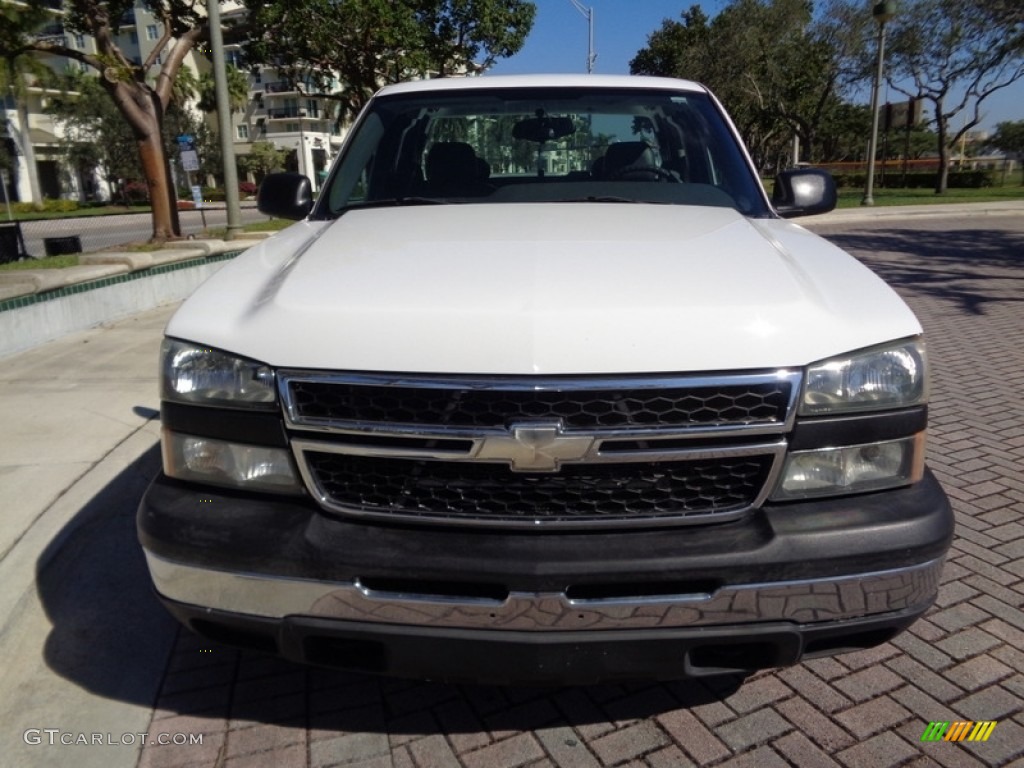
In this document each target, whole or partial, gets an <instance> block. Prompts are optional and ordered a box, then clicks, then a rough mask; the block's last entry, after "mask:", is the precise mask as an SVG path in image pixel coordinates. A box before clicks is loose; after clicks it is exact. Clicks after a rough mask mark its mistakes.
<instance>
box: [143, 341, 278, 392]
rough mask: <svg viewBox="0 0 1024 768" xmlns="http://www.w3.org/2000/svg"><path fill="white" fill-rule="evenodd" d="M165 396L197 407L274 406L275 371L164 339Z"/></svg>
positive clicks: (161, 354) (250, 362)
mask: <svg viewBox="0 0 1024 768" xmlns="http://www.w3.org/2000/svg"><path fill="white" fill-rule="evenodd" d="M160 374H161V375H160V379H161V396H162V397H163V398H164V399H165V400H174V401H176V402H179V403H195V404H197V405H222V406H233V407H236V408H237V407H239V406H250V407H252V406H255V407H273V405H274V403H275V402H276V399H277V391H276V388H275V386H274V371H273V369H272V368H269V367H268V366H266V365H263V364H261V363H257V362H255V361H253V360H246V359H244V358H241V357H235V356H234V355H229V354H227V353H226V352H220V351H218V350H215V349H210V348H209V347H202V346H199V345H198V344H192V343H189V342H186V341H177V340H175V339H164V342H163V345H162V347H161V349H160Z"/></svg>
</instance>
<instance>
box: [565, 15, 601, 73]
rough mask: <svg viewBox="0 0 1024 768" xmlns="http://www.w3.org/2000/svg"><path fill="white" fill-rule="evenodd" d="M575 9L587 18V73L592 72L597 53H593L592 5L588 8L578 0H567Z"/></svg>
mask: <svg viewBox="0 0 1024 768" xmlns="http://www.w3.org/2000/svg"><path fill="white" fill-rule="evenodd" d="M569 2H570V3H572V4H573V5H574V6H576V10H577V11H579V12H580V14H582V16H583V18H585V19H586V20H587V74H588V75H592V74H594V62H595V61H597V54H596V53H594V6H590V7H589V8H588V7H587V6H585V5H584V4H583V3H581V2H580V0H569Z"/></svg>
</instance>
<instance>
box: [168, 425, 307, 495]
mask: <svg viewBox="0 0 1024 768" xmlns="http://www.w3.org/2000/svg"><path fill="white" fill-rule="evenodd" d="M161 444H162V446H163V459H164V473H165V474H166V475H167V476H168V477H176V478H178V479H179V480H192V481H194V482H199V483H209V484H212V485H224V486H229V487H232V488H242V489H244V490H251V491H276V492H278V493H299V492H300V491H301V486H300V484H299V481H298V479H297V476H296V473H295V469H294V467H293V465H292V457H291V453H290V452H289V451H288V450H286V449H284V448H271V447H268V446H262V445H245V444H242V443H229V442H227V441H225V440H214V439H212V438H209V437H194V436H192V435H181V434H178V433H177V432H171V431H170V430H167V429H165V430H164V431H163V440H161Z"/></svg>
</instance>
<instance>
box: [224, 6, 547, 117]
mask: <svg viewBox="0 0 1024 768" xmlns="http://www.w3.org/2000/svg"><path fill="white" fill-rule="evenodd" d="M244 4H245V6H246V7H247V8H248V19H247V28H248V29H247V39H246V44H245V52H246V56H247V58H248V60H249V62H250V64H252V65H253V66H260V65H270V66H274V67H276V68H277V70H278V73H279V75H281V76H282V77H283V78H285V79H288V80H290V81H291V83H292V84H293V85H295V86H297V87H298V88H299V89H300V90H302V91H303V92H305V93H308V94H315V95H319V96H325V97H328V98H332V99H335V100H337V101H339V102H340V104H341V107H342V109H341V110H340V112H339V117H340V118H341V119H347V118H350V117H352V116H353V115H354V114H355V113H356V112H358V111H359V109H361V108H362V106H363V105H364V104H366V102H367V101H368V100H369V98H370V96H371V95H372V94H373V93H374V91H376V90H377V89H378V88H380V87H381V86H383V85H386V84H388V83H397V82H402V81H404V80H411V79H416V78H420V77H435V76H445V75H450V74H458V73H462V72H468V73H479V72H482V71H483V70H485V69H487V68H488V67H490V66H491V65H492V64H493V63H494V61H495V60H496V59H498V58H502V57H506V56H511V55H512V54H514V53H515V52H516V51H518V50H519V49H520V48H521V47H522V45H523V43H524V42H525V40H526V36H527V34H528V33H529V31H530V29H531V27H532V26H533V18H534V15H535V13H536V8H535V6H534V4H533V3H532V2H528V0H343V1H339V0H292V2H288V3H265V2H263V0H244Z"/></svg>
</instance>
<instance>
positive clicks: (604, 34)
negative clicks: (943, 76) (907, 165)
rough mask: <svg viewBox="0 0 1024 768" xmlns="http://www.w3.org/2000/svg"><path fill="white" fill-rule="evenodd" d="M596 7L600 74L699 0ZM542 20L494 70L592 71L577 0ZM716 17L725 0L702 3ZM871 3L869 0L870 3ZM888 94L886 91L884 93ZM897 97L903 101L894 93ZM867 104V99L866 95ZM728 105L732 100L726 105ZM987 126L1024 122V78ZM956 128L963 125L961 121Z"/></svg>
mask: <svg viewBox="0 0 1024 768" xmlns="http://www.w3.org/2000/svg"><path fill="white" fill-rule="evenodd" d="M581 1H582V2H583V4H584V5H585V6H587V7H593V8H594V49H595V51H596V52H597V63H596V65H595V66H594V72H595V74H602V75H617V74H628V73H629V60H630V59H632V58H633V57H634V56H635V55H636V53H637V51H638V50H640V49H641V48H643V47H644V46H645V45H646V44H647V36H648V35H649V34H650V33H651V32H653V31H654V30H656V29H657V28H658V27H660V26H661V22H662V20H663V19H666V18H672V19H678V18H679V15H680V14H681V13H682V12H683V11H684V10H685V9H686V8H689V7H690V6H691V5H693V4H694V2H693V0H581ZM536 4H537V19H536V21H535V23H534V26H533V31H532V32H531V33H530V36H529V37H528V38H527V40H526V45H525V46H523V49H522V50H521V51H520V52H519V53H518V54H516V55H515V56H513V57H511V58H509V59H504V60H500V61H499V62H498V63H497V64H496V65H495V66H494V68H493V69H492V70H491V72H492V73H493V74H500V75H517V74H530V73H543V72H586V65H587V21H586V19H585V18H584V17H583V15H582V14H581V13H580V12H579V11H578V10H576V8H575V7H573V4H572V2H571V0H536ZM700 4H701V5H702V6H703V8H704V11H705V13H707V14H708V16H710V17H713V16H715V15H716V14H717V13H718V11H719V10H720V9H721V8H722V7H724V5H725V0H706V1H705V2H703V3H700ZM866 5H867V2H866V0H865V6H866ZM883 97H884V94H883ZM890 100H891V101H898V100H902V96H900V95H899V94H897V93H893V94H892V96H891V99H890ZM864 102H865V103H867V95H866V93H865V96H864ZM725 106H726V107H727V108H728V106H729V105H728V104H726V105H725ZM985 113H986V117H985V119H984V120H983V122H982V127H984V128H988V129H991V128H994V127H995V124H996V123H998V122H1000V121H1002V120H1024V80H1019V81H1017V82H1016V83H1015V84H1014V85H1013V86H1011V87H1009V88H1006V89H1004V90H1003V91H1000V92H999V93H997V94H994V95H993V96H990V97H989V99H988V101H986V109H985ZM953 123H954V127H956V128H959V125H957V119H954V120H953Z"/></svg>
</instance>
